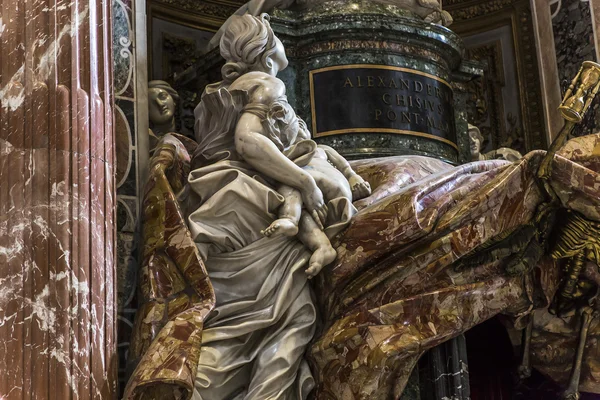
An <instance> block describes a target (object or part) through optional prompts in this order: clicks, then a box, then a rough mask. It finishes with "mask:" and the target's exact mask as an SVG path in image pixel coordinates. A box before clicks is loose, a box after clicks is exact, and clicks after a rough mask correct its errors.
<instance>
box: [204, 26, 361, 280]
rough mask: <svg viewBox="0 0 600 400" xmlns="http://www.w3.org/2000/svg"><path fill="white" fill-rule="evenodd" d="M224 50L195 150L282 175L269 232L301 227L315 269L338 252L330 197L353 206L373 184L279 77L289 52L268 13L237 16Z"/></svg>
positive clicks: (275, 178) (290, 232) (210, 159)
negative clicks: (331, 234)
mask: <svg viewBox="0 0 600 400" xmlns="http://www.w3.org/2000/svg"><path fill="white" fill-rule="evenodd" d="M220 50H221V55H222V56H223V58H225V60H226V63H225V65H224V66H223V68H222V69H221V74H222V76H223V81H222V82H219V83H216V84H212V85H208V86H207V88H206V89H205V92H204V94H203V97H202V101H201V102H200V105H199V106H198V108H197V109H196V112H195V113H196V122H197V126H196V132H197V133H196V134H197V141H198V144H199V145H198V149H197V150H196V153H195V156H194V157H195V159H196V160H199V162H203V163H205V164H211V163H214V162H216V161H218V160H229V162H231V163H236V162H238V161H243V162H244V163H245V164H247V165H248V166H250V167H251V168H252V169H254V170H255V171H258V172H259V173H260V174H262V176H263V177H265V178H267V179H269V180H270V181H271V182H274V183H275V185H276V187H277V188H278V192H279V193H280V194H281V195H283V197H284V198H285V200H284V204H283V205H282V206H281V207H280V210H278V212H279V218H278V219H277V221H275V222H273V223H272V224H271V225H270V226H269V227H268V228H267V229H265V230H264V231H263V232H262V234H263V235H265V236H274V235H286V236H294V235H298V238H299V239H300V241H301V242H302V243H303V244H304V245H305V246H306V247H307V248H308V249H309V250H311V251H312V252H313V255H312V257H311V259H310V263H309V267H308V268H307V270H306V272H307V274H308V275H309V276H310V277H313V276H315V275H316V274H317V273H318V272H319V271H320V270H321V269H322V268H323V267H324V266H325V265H327V264H329V263H331V262H332V261H333V260H334V259H335V257H336V252H335V250H334V249H333V247H332V246H331V243H330V241H329V239H328V238H327V236H326V234H325V233H324V232H323V224H326V226H328V227H330V228H331V229H329V230H330V231H334V230H335V228H337V225H338V223H340V221H336V220H335V219H336V218H335V216H333V214H334V213H332V212H329V213H328V210H327V206H326V201H327V202H328V203H329V202H330V201H331V200H332V199H336V198H341V199H342V201H343V202H346V203H350V204H348V208H352V206H351V201H352V196H353V194H354V199H355V200H357V199H359V198H362V197H365V196H367V195H368V194H369V193H370V188H369V185H368V184H367V183H366V182H364V181H363V179H362V178H360V177H359V176H358V175H357V174H356V173H354V171H352V169H351V168H350V166H349V165H348V163H347V161H346V160H345V159H344V158H343V157H341V156H340V155H339V154H338V153H337V152H335V151H334V150H333V149H331V148H329V147H327V146H317V145H316V143H315V142H314V141H312V140H310V134H309V132H308V130H307V129H306V125H305V124H304V122H302V121H301V120H300V119H299V118H298V117H297V116H296V113H295V111H294V110H293V108H292V107H291V106H290V104H289V103H288V101H287V97H286V95H285V94H286V90H285V84H284V83H283V82H282V81H281V80H280V79H278V78H277V73H278V72H279V71H281V70H283V69H284V68H286V67H287V65H288V60H287V57H286V55H285V50H284V48H283V44H282V43H281V41H280V40H279V39H278V38H277V37H276V36H275V35H274V33H273V31H272V29H271V27H270V25H269V22H268V17H267V16H266V15H264V14H263V15H261V16H260V17H254V16H252V15H249V14H246V15H243V16H234V17H232V18H231V21H230V23H229V25H228V26H227V28H226V29H225V32H224V34H223V37H222V38H221V43H220ZM232 131H233V135H231V133H232ZM328 214H329V215H328ZM346 216H347V215H346Z"/></svg>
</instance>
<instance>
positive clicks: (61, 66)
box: [0, 0, 117, 399]
mask: <svg viewBox="0 0 600 400" xmlns="http://www.w3.org/2000/svg"><path fill="white" fill-rule="evenodd" d="M1 6H2V15H1V20H0V27H1V28H0V42H1V46H2V49H1V52H0V54H1V55H0V124H1V127H0V182H1V183H0V373H1V375H2V378H1V379H0V398H2V399H17V398H19V399H21V398H31V399H50V398H56V399H67V398H72V399H91V398H94V399H105V398H111V397H113V396H115V394H116V368H117V364H116V361H117V360H116V357H115V351H116V347H115V336H116V331H115V323H116V321H115V286H114V285H115V279H114V278H115V265H114V253H113V243H114V235H115V233H114V201H115V200H114V180H113V176H114V148H113V142H114V140H113V134H112V86H111V85H112V77H111V53H110V49H111V42H110V24H109V21H110V20H109V18H110V10H109V8H108V6H107V5H106V2H103V1H100V0H90V1H85V2H83V1H76V0H74V1H65V0H58V1H50V0H3V1H2V2H1Z"/></svg>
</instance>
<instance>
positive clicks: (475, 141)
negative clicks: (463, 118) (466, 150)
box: [469, 125, 481, 159]
mask: <svg viewBox="0 0 600 400" xmlns="http://www.w3.org/2000/svg"><path fill="white" fill-rule="evenodd" d="M469 146H470V150H471V156H472V157H473V159H476V158H478V157H479V154H480V151H481V133H480V132H479V129H477V128H476V127H474V126H473V125H469Z"/></svg>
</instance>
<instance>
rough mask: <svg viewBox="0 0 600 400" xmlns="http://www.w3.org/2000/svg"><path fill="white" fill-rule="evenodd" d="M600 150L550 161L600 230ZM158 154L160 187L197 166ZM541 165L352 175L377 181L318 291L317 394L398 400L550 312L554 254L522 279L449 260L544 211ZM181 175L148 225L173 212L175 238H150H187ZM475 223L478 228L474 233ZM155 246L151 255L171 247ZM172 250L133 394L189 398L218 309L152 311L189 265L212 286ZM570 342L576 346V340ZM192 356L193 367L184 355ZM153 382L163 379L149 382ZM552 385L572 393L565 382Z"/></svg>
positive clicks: (368, 164)
mask: <svg viewBox="0 0 600 400" xmlns="http://www.w3.org/2000/svg"><path fill="white" fill-rule="evenodd" d="M599 146H600V136H598V135H594V136H587V137H584V138H579V139H576V140H574V141H571V142H569V143H568V144H567V145H566V147H565V149H564V150H563V151H562V153H561V155H562V156H561V157H557V158H555V160H554V164H555V168H554V171H555V173H554V175H553V178H552V185H553V187H554V188H555V190H557V191H558V192H559V193H561V199H562V205H563V207H567V208H571V209H575V210H577V211H579V212H581V213H583V214H584V215H586V217H587V218H589V219H591V220H596V221H599V220H600V214H599V213H598V210H599V209H600V207H599V206H600V193H599V192H598V189H597V188H598V185H597V182H598V181H599V180H600V177H598V173H597V172H596V171H598V170H600V162H599V161H598V157H597V154H598V152H597V149H598V148H599ZM163 148H164V151H166V152H168V154H171V155H170V156H169V159H168V160H166V159H165V160H163V161H161V160H159V159H156V160H155V162H156V163H160V164H157V165H162V166H161V167H160V169H156V172H157V173H158V175H156V178H153V179H162V180H163V181H164V183H163V184H161V185H165V184H167V182H169V180H168V179H167V178H166V177H164V175H163V174H164V172H161V171H165V170H166V169H167V168H166V167H167V166H169V165H177V163H181V162H183V164H182V165H185V160H186V158H187V157H189V156H186V153H185V152H184V150H183V149H184V147H183V145H181V144H178V142H176V141H173V140H172V139H169V141H167V142H165V143H164V145H163ZM542 155H543V152H540V151H536V152H533V153H530V154H528V155H527V156H525V158H524V159H523V160H521V161H520V162H519V163H515V164H510V163H506V162H503V161H484V162H478V163H472V164H467V165H465V166H462V167H451V166H450V165H448V164H445V163H443V162H441V161H437V160H434V159H427V158H423V157H395V158H387V159H375V160H365V161H355V162H353V168H355V169H356V170H357V172H359V173H360V174H362V175H363V177H365V178H366V179H367V180H368V181H369V182H370V184H371V186H372V187H373V188H374V191H373V194H372V195H371V196H370V197H369V198H367V199H365V200H361V201H359V202H356V203H355V205H356V207H357V208H359V210H361V211H360V212H359V214H358V215H357V216H356V218H355V219H354V220H353V223H352V224H351V225H350V227H349V229H348V230H347V231H346V232H345V233H344V234H343V235H342V236H340V237H339V238H338V241H336V246H337V250H338V254H339V258H338V260H337V261H336V262H335V263H334V264H333V265H332V266H330V267H328V268H327V269H326V270H325V271H324V272H323V274H322V275H320V278H318V280H317V286H316V294H317V296H318V298H319V304H320V307H321V313H322V315H323V316H324V317H325V321H324V328H325V330H324V331H323V332H322V333H321V335H320V337H319V338H318V340H317V341H316V342H315V343H314V345H313V346H312V348H311V351H310V357H311V358H312V359H313V360H314V362H315V364H314V365H316V367H317V371H318V373H319V375H318V392H317V396H318V398H326V396H330V397H329V398H331V396H333V398H343V396H344V395H343V393H352V394H353V395H354V396H359V393H360V395H361V396H363V395H364V396H370V397H372V398H387V396H389V393H396V394H397V395H399V394H400V393H402V392H403V390H404V387H405V385H406V383H407V381H408V378H409V376H410V372H411V371H412V368H413V366H414V365H415V364H416V362H417V360H418V358H419V356H420V355H421V354H422V352H423V351H425V350H427V349H429V348H431V347H433V346H435V345H437V344H439V343H442V342H444V341H445V340H447V339H448V338H449V337H452V336H454V335H457V334H459V333H460V332H464V331H466V330H467V329H469V328H470V327H472V326H474V325H476V324H478V323H480V322H483V321H484V320H486V319H488V318H491V317H492V316H494V315H497V314H498V313H503V314H508V315H512V316H522V315H525V314H526V313H527V312H528V310H530V308H531V307H534V308H544V307H546V306H547V305H548V304H549V302H550V299H551V297H552V295H553V293H554V291H555V289H556V287H557V284H558V269H557V268H556V265H555V263H554V262H553V261H551V260H550V259H548V258H543V259H542V260H541V261H540V263H539V264H538V265H537V266H536V267H534V269H533V270H532V271H530V272H527V273H525V274H524V275H520V276H511V275H507V274H506V273H505V272H504V270H503V263H502V262H495V263H491V264H487V265H481V266H480V267H478V268H475V269H473V270H466V271H462V272H459V271H456V270H454V268H453V263H454V262H455V261H456V260H457V259H459V258H460V257H461V256H463V255H465V254H467V253H468V252H470V251H471V250H472V249H474V248H476V247H477V246H479V245H480V244H482V243H484V242H486V241H487V240H489V239H491V238H493V237H495V236H497V235H500V234H501V233H502V232H505V231H507V230H510V229H513V228H515V227H518V226H520V225H521V224H523V223H526V222H527V221H529V220H530V219H531V218H532V216H533V215H534V213H535V210H536V207H537V205H538V204H539V202H540V201H541V196H540V192H539V190H538V189H537V185H536V184H535V182H534V181H533V178H532V176H533V172H535V171H536V170H537V165H538V164H539V161H540V158H541V156H542ZM187 159H188V160H189V158H187ZM178 160H180V161H178ZM165 162H166V163H165ZM162 163H165V164H162ZM173 163H175V164H173ZM178 170H180V169H179V168H175V171H178ZM160 176H163V178H160ZM177 176H179V177H177ZM177 176H171V178H170V181H171V182H172V183H171V185H173V186H172V187H173V189H169V188H168V187H166V186H163V187H162V189H161V190H167V191H164V192H160V193H161V194H159V192H157V193H156V195H157V196H149V197H147V199H148V200H150V199H157V200H160V199H162V198H164V199H165V200H166V202H164V203H162V205H160V204H161V203H157V206H158V208H156V207H155V206H153V207H149V208H146V210H147V211H146V212H147V213H149V214H147V217H148V218H155V217H152V216H153V215H155V216H159V215H162V213H163V212H164V211H160V210H161V209H163V210H171V211H169V213H170V215H172V216H171V217H168V218H167V219H164V217H161V221H163V222H161V224H165V223H166V224H168V225H163V226H169V227H170V228H169V229H168V230H165V228H161V229H158V228H157V229H153V230H152V232H156V233H152V234H153V235H155V234H161V235H162V233H160V232H173V234H175V232H177V231H178V230H179V231H181V232H182V233H181V234H182V235H185V237H187V235H188V233H185V232H186V228H185V222H184V220H183V218H182V217H181V216H180V215H181V214H180V213H179V211H177V210H178V208H177V203H176V200H175V196H174V194H173V193H175V192H178V191H179V188H181V187H183V185H184V183H185V180H184V178H185V176H186V174H185V170H183V171H182V172H181V174H180V175H179V174H178V175H177ZM411 183H412V185H411ZM156 190H158V188H157V189H156ZM515 194H517V195H515ZM164 196H166V197H164ZM152 201H155V200H152ZM161 202H162V200H161ZM164 207H166V208H164ZM156 212H158V214H156ZM178 215H179V216H178ZM473 220H477V221H478V223H477V224H473V223H472V221H473ZM175 227H177V228H176V229H175V230H174V228H175ZM170 234H171V233H169V235H170ZM178 235H179V234H176V235H175V236H174V237H177V236H178ZM179 237H180V238H181V237H184V236H179ZM186 240H187V241H189V245H187V247H186V248H189V251H192V252H195V251H196V250H195V249H196V248H195V246H193V245H192V242H191V239H186ZM147 243H156V244H161V243H164V244H166V245H167V246H173V245H174V243H173V244H168V243H170V242H169V241H167V242H163V241H149V242H147ZM171 243H172V242H171ZM182 243H183V242H182ZM152 246H153V247H152V248H151V249H152V250H151V253H148V254H149V255H150V254H157V253H155V252H157V251H158V252H161V253H162V251H164V250H161V249H160V248H158V247H154V246H155V245H152ZM161 246H162V244H161ZM177 246H179V245H177ZM184 247H185V246H184ZM169 248H170V247H167V249H169ZM177 249H178V247H174V248H172V249H171V250H168V252H169V253H170V254H172V255H173V256H174V257H178V258H179V257H182V259H181V261H182V262H184V263H183V264H180V262H177V263H176V264H175V265H173V266H170V267H169V270H171V269H172V271H171V272H168V270H167V269H164V268H163V267H161V268H160V269H156V268H157V267H158V265H155V266H152V265H149V267H150V269H148V272H149V273H147V274H146V276H147V277H148V278H149V279H148V280H145V281H144V282H145V283H144V285H148V286H145V287H147V288H148V289H147V290H149V289H150V288H152V287H154V288H155V289H154V290H155V291H156V290H158V291H160V293H162V292H164V293H163V294H159V292H156V296H157V300H156V301H155V302H154V303H153V302H150V303H148V307H149V308H148V311H147V312H145V313H144V315H145V316H146V317H144V318H141V319H140V323H141V325H139V329H140V331H139V332H147V333H145V334H143V335H137V336H136V338H137V339H136V340H143V341H145V342H146V343H147V344H146V347H145V348H147V346H148V345H149V338H151V337H153V336H154V335H158V336H159V337H160V338H162V339H160V340H157V341H156V342H155V344H153V345H152V346H153V347H151V348H150V349H149V350H148V351H146V356H145V358H144V360H142V363H141V364H140V367H139V373H138V374H137V375H135V376H136V378H135V380H134V381H132V382H130V385H133V387H139V389H138V390H143V388H144V386H140V385H146V386H145V387H146V390H173V388H171V389H168V388H167V387H165V386H161V385H160V383H159V382H160V381H163V382H165V381H164V379H167V381H168V382H177V383H178V385H180V386H179V387H180V388H181V389H180V390H184V391H185V390H187V391H188V393H190V392H191V381H190V380H189V379H190V376H194V374H195V372H194V362H193V360H194V359H195V358H194V357H198V355H199V354H198V351H199V350H194V351H193V352H191V353H190V352H189V351H192V349H196V347H195V346H197V344H198V342H197V341H196V340H197V339H193V338H199V335H200V330H201V329H202V322H201V320H202V319H203V318H204V316H205V315H206V313H207V311H206V307H210V301H211V300H210V299H211V297H210V296H206V295H204V296H201V298H200V299H199V300H198V301H197V302H195V303H193V304H189V305H188V306H186V307H188V308H187V311H185V312H182V313H181V314H179V316H178V317H177V318H176V319H174V320H173V321H172V322H169V323H168V324H167V325H164V324H165V323H166V320H164V319H163V317H161V316H162V315H164V314H163V313H162V311H161V312H160V313H157V312H156V311H151V310H158V309H156V307H159V306H160V307H164V304H165V303H164V302H165V301H167V303H168V304H171V301H172V300H168V298H171V297H170V293H171V290H172V289H171V288H174V286H173V285H174V283H175V282H178V281H180V280H181V277H182V276H185V275H182V274H188V272H185V271H187V270H188V267H186V265H188V264H187V263H190V262H191V263H193V264H194V265H196V266H197V267H195V270H197V271H198V272H197V274H194V275H195V276H196V277H194V278H193V279H192V280H189V282H190V284H192V286H196V285H197V283H194V282H198V283H199V282H202V285H201V286H198V288H199V289H201V288H203V289H201V290H209V289H208V287H209V286H206V285H207V284H209V283H208V282H207V281H206V279H205V278H202V277H204V276H206V273H203V272H201V271H202V267H201V266H202V261H201V259H199V258H198V257H199V255H196V256H194V257H192V258H188V256H184V255H185V254H187V253H186V251H187V250H185V249H184V248H183V247H182V248H181V252H180V251H179V250H177ZM184 250H185V251H184ZM178 265H179V267H178ZM165 266H166V264H165ZM145 268H146V267H145ZM181 268H183V269H181ZM150 271H154V272H152V273H150ZM159 271H163V272H160V276H161V277H160V279H158V278H159V275H156V274H157V273H159ZM178 271H181V272H178ZM190 271H191V270H190ZM198 279H199V280H198ZM161 282H164V283H161ZM177 286H178V287H181V288H183V286H181V285H180V284H177ZM165 290H166V292H165ZM177 290H180V289H177ZM197 293H198V294H199V295H200V294H201V293H209V292H202V291H198V292H197ZM173 294H175V293H173ZM172 298H173V299H175V298H176V297H172ZM159 299H163V300H159ZM173 304H175V303H173ZM186 304H188V303H186ZM161 309H162V308H161ZM203 310H205V311H203ZM424 311H426V312H424ZM151 315H156V316H157V318H158V319H156V321H155V322H154V323H150V321H154V317H152V318H150V316H151ZM161 320H162V322H161ZM142 321H144V322H142ZM177 321H180V322H177ZM172 324H184V325H186V326H189V327H190V329H187V328H186V329H187V330H186V331H185V332H187V333H186V334H185V335H181V334H178V335H176V336H172V338H170V336H169V335H171V334H172V332H174V331H173V329H174V325H172ZM190 324H191V325H190ZM163 326H165V327H164V328H162V327H163ZM192 327H193V329H192ZM536 332H537V333H536V335H539V336H538V337H540V338H543V337H548V336H547V334H546V333H544V329H539V328H538V329H537V330H536ZM569 337H570V338H571V339H570V340H573V338H574V335H573V334H571V336H569ZM169 338H170V339H169ZM192 339H193V340H192ZM537 340H549V339H537ZM182 346H183V347H182ZM184 348H185V349H186V350H185V352H184V353H181V351H182V350H183V349H184ZM141 349H144V347H142V348H141ZM179 349H181V350H179ZM144 350H145V349H144ZM175 354H180V356H178V358H177V359H179V360H180V362H178V364H177V368H172V367H171V366H169V367H168V368H167V364H169V365H170V363H171V362H172V361H169V357H172V356H169V355H175ZM183 354H186V357H184V358H180V357H182V355H183ZM545 357H546V358H544V359H543V360H540V359H538V358H536V359H534V367H536V368H542V369H543V368H544V366H550V365H553V364H558V363H560V362H562V361H560V360H565V362H566V361H567V360H568V357H563V356H561V355H560V354H559V353H553V352H550V353H547V354H546V355H545ZM555 357H558V358H555ZM173 360H174V359H173ZM593 360H594V359H593V358H592V359H586V360H585V361H584V362H585V365H586V368H588V369H589V371H590V372H593V371H597V369H596V367H595V366H594V365H595V363H594V361H593ZM565 365H566V363H565ZM386 366H401V367H400V368H391V367H386ZM175 371H178V372H177V373H176V372H175ZM595 373H597V372H594V373H591V374H587V373H586V374H584V375H583V377H582V387H584V388H587V390H590V389H593V390H595V389H594V388H595V387H596V386H595V385H597V384H598V383H597V379H596V378H595ZM152 377H155V378H157V380H153V381H152V382H153V383H152V385H151V386H148V385H150V381H149V379H150V378H152ZM556 377H557V379H559V380H560V382H561V383H562V384H565V382H564V379H565V378H564V375H556ZM145 382H146V383H145ZM319 396H321V397H319Z"/></svg>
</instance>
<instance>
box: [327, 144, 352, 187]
mask: <svg viewBox="0 0 600 400" xmlns="http://www.w3.org/2000/svg"><path fill="white" fill-rule="evenodd" d="M319 147H320V148H322V149H323V150H325V153H327V158H328V159H329V161H330V162H331V163H332V164H333V166H334V167H335V168H337V169H338V170H339V171H340V172H341V173H342V174H344V176H345V177H346V179H350V178H351V177H352V176H353V175H356V173H355V172H354V170H353V169H352V167H351V166H350V164H349V163H348V160H346V159H345V158H344V157H342V156H341V155H340V153H338V152H337V151H335V150H334V149H332V148H331V147H329V146H325V145H323V144H320V145H319Z"/></svg>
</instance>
